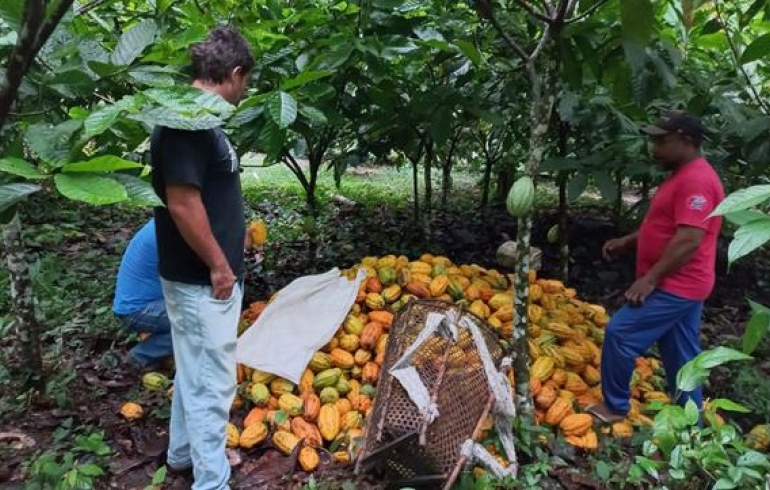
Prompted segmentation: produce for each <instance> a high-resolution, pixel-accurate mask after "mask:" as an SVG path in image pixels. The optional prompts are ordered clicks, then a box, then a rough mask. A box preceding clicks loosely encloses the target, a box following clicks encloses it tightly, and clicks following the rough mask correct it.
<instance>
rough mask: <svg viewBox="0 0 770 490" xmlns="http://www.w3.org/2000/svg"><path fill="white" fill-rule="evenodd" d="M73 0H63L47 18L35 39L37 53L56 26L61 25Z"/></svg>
mask: <svg viewBox="0 0 770 490" xmlns="http://www.w3.org/2000/svg"><path fill="white" fill-rule="evenodd" d="M73 1H74V0H61V2H60V3H59V6H58V7H56V10H54V12H53V13H52V14H51V16H50V17H48V19H46V21H45V23H44V24H43V27H41V28H40V32H39V33H38V35H37V38H36V39H35V54H37V52H38V51H40V48H42V47H43V45H44V44H45V43H46V41H48V38H49V37H51V34H53V31H54V30H56V26H58V25H59V22H61V20H62V18H63V17H64V16H65V15H67V12H68V11H69V10H70V8H71V7H72V2H73Z"/></svg>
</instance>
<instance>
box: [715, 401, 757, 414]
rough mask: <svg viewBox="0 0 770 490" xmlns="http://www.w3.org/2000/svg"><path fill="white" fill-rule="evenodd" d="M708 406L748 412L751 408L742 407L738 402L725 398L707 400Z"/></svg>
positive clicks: (729, 410) (716, 408)
mask: <svg viewBox="0 0 770 490" xmlns="http://www.w3.org/2000/svg"><path fill="white" fill-rule="evenodd" d="M709 407H710V408H712V409H714V410H726V411H728V412H739V413H750V412H751V410H749V409H748V408H746V407H744V406H743V405H741V404H740V403H736V402H734V401H732V400H728V399H727V398H717V399H715V400H711V402H709Z"/></svg>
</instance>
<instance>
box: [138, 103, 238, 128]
mask: <svg viewBox="0 0 770 490" xmlns="http://www.w3.org/2000/svg"><path fill="white" fill-rule="evenodd" d="M128 118H129V119H133V120H134V121H139V122H142V123H144V124H146V125H147V126H149V127H150V128H152V127H154V126H164V127H167V128H173V129H184V130H186V131H203V130H207V129H213V128H218V127H221V126H222V125H223V124H224V122H223V121H222V120H221V119H220V118H218V117H216V116H214V115H212V114H202V115H199V116H195V117H185V116H182V115H180V114H179V113H177V112H174V111H172V110H171V109H168V108H166V107H150V108H147V109H144V110H142V112H140V113H139V114H131V115H130V116H128Z"/></svg>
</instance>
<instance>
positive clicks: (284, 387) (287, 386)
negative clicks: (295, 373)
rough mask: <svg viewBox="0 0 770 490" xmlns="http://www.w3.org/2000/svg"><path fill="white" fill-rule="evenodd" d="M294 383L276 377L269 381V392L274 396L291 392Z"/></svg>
mask: <svg viewBox="0 0 770 490" xmlns="http://www.w3.org/2000/svg"><path fill="white" fill-rule="evenodd" d="M293 392H294V383H292V382H291V381H289V380H287V379H283V378H278V379H274V380H273V381H271V382H270V393H272V394H273V395H274V396H277V397H280V396H281V395H283V394H284V393H293Z"/></svg>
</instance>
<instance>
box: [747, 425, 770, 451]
mask: <svg viewBox="0 0 770 490" xmlns="http://www.w3.org/2000/svg"><path fill="white" fill-rule="evenodd" d="M746 444H747V445H748V446H749V447H751V448H753V449H756V450H757V451H767V449H768V448H770V424H759V425H755V426H754V427H753V428H752V429H751V430H750V431H749V433H748V434H747V435H746Z"/></svg>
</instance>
